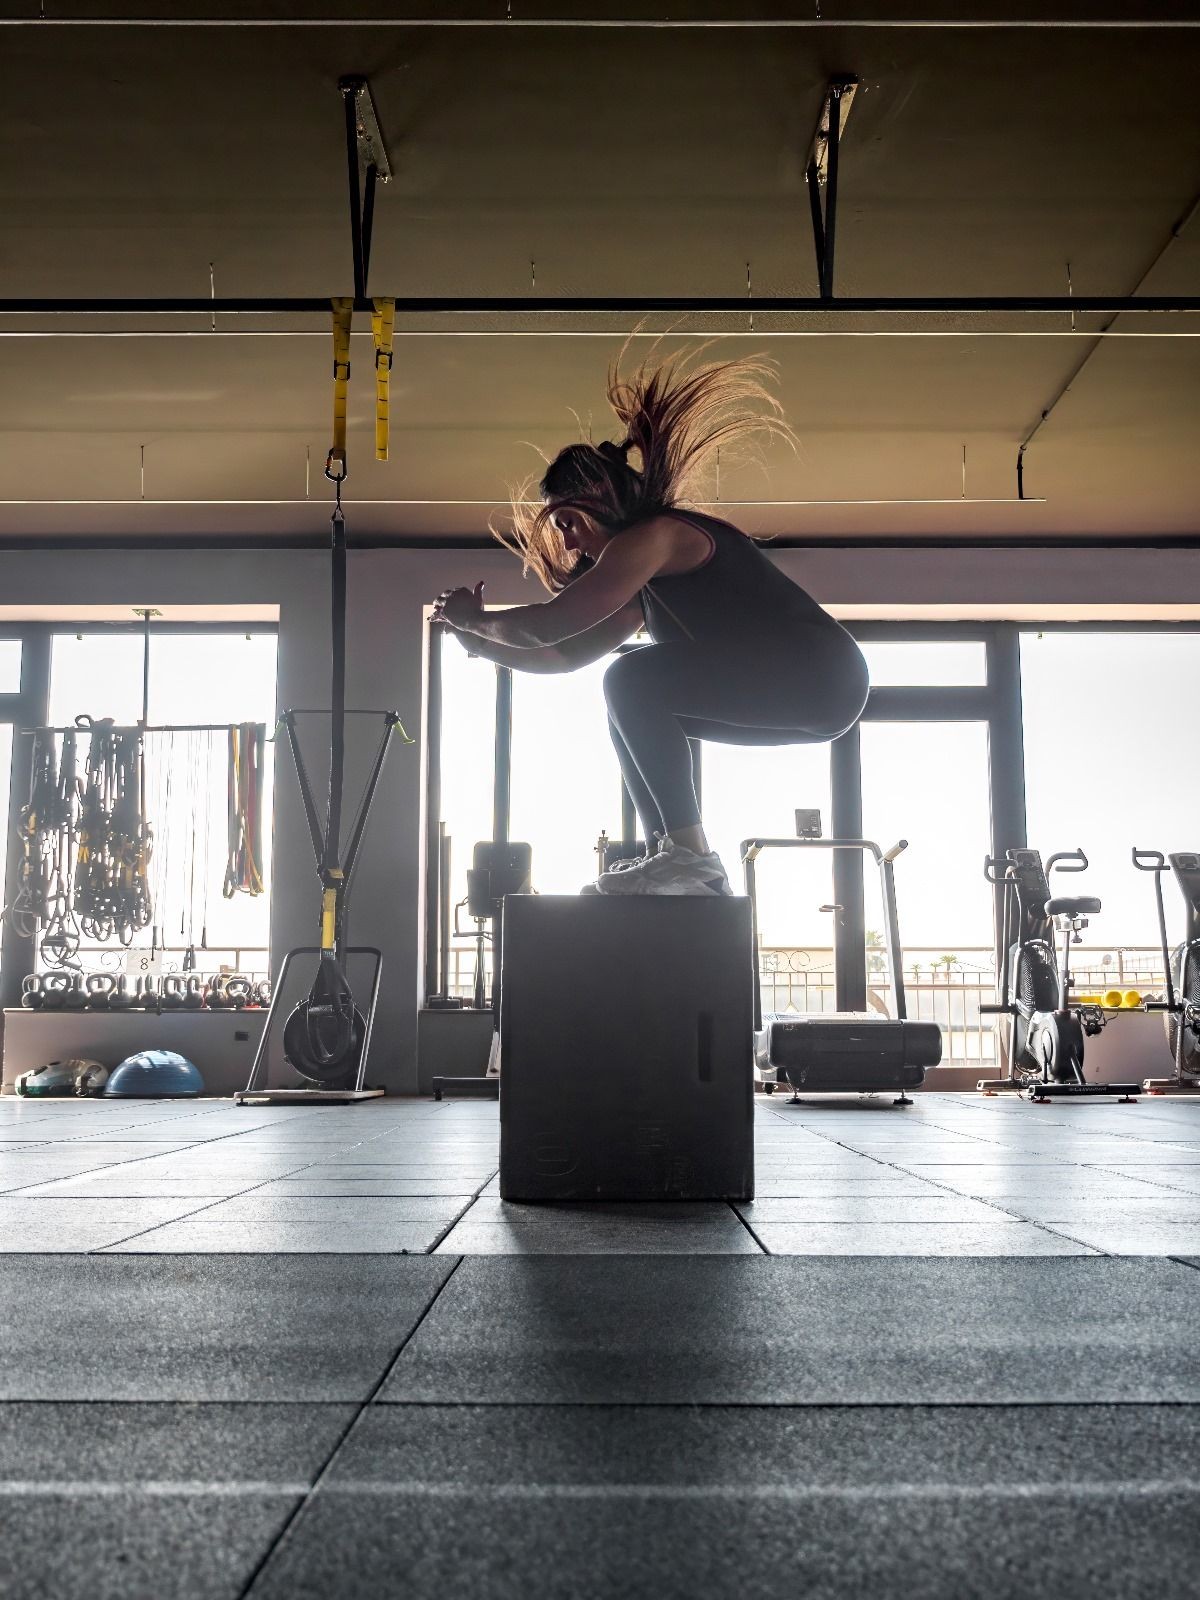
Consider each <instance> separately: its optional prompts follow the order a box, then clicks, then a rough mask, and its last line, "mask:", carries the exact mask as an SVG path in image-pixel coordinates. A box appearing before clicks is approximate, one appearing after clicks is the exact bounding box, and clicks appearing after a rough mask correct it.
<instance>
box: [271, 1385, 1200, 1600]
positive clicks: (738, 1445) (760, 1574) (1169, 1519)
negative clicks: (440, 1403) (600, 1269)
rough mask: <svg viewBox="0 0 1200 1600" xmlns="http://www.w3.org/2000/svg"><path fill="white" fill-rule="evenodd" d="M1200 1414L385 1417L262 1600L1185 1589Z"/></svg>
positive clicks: (276, 1559)
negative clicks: (1188, 1488)
mask: <svg viewBox="0 0 1200 1600" xmlns="http://www.w3.org/2000/svg"><path fill="white" fill-rule="evenodd" d="M1198 1416H1200V1414H1198V1413H1197V1412H1195V1411H1193V1410H1192V1409H1191V1408H1170V1407H1144V1408H1143V1407H1133V1406H1129V1407H1111V1408H1084V1407H1051V1408H1041V1407H1022V1408H1017V1409H1015V1410H1005V1409H997V1408H963V1409H957V1408H954V1409H951V1408H946V1409H942V1410H937V1411H931V1410H922V1409H914V1408H902V1409H893V1408H871V1409H861V1410H857V1411H846V1410H844V1409H834V1410H818V1409H815V1408H801V1409H797V1410H780V1409H775V1410H773V1411H761V1410H753V1411H751V1410H746V1409H740V1410H739V1409H736V1408H735V1409H733V1410H729V1409H724V1408H712V1409H706V1410H704V1411H703V1412H696V1411H689V1410H681V1411H677V1410H674V1409H671V1408H661V1407H660V1408H654V1409H645V1410H640V1411H639V1410H627V1409H624V1408H599V1407H589V1408H580V1407H566V1408H559V1407H532V1408H526V1409H515V1410H514V1409H511V1408H492V1409H489V1410H484V1411H477V1410H473V1409H460V1410H457V1411H455V1410H446V1409H444V1408H440V1407H438V1408H425V1407H421V1408H413V1409H412V1410H411V1411H410V1410H407V1409H403V1408H393V1407H376V1408H374V1409H373V1410H372V1412H370V1413H368V1415H367V1416H366V1417H365V1418H364V1419H363V1421H362V1422H361V1424H360V1425H359V1427H358V1428H357V1429H356V1430H355V1432H354V1434H353V1435H352V1436H351V1439H350V1441H349V1443H348V1444H347V1446H346V1448H345V1450H344V1451H343V1452H342V1453H341V1454H340V1455H339V1456H338V1458H337V1460H336V1462H335V1465H334V1467H333V1469H332V1471H331V1472H330V1474H329V1475H328V1477H327V1478H326V1479H325V1480H324V1481H323V1484H322V1487H321V1489H319V1490H318V1492H317V1494H316V1496H315V1498H314V1499H313V1500H312V1501H311V1502H310V1504H309V1505H308V1506H307V1507H306V1508H305V1510H304V1511H303V1512H302V1513H301V1515H300V1517H299V1518H298V1519H297V1522H296V1523H295V1524H294V1526H293V1528H292V1529H291V1530H290V1532H289V1534H288V1536H287V1537H286V1538H285V1540H284V1541H283V1543H282V1544H281V1546H280V1548H279V1550H278V1551H277V1552H276V1554H275V1555H274V1556H273V1558H272V1559H271V1561H270V1562H269V1563H268V1565H267V1567H266V1570H265V1571H264V1573H263V1575H262V1577H261V1579H260V1581H259V1583H258V1584H257V1585H256V1586H255V1590H254V1594H255V1596H256V1597H263V1600H284V1597H287V1600H307V1597H310V1596H311V1597H313V1600H326V1597H327V1596H328V1595H330V1594H337V1595H338V1597H339V1600H356V1597H360V1596H361V1597H364V1600H365V1597H368V1596H369V1597H372V1600H375V1597H380V1596H393V1595H394V1596H397V1597H398V1596H405V1597H412V1600H424V1597H429V1600H435V1597H436V1600H459V1597H462V1600H466V1597H468V1596H470V1597H474V1596H478V1595H486V1596H488V1600H509V1597H511V1600H525V1597H526V1596H529V1595H537V1596H538V1597H539V1600H558V1597H562V1600H567V1597H570V1600H576V1597H578V1596H581V1595H586V1596H588V1597H589V1600H608V1597H612V1600H627V1597H642V1596H645V1597H646V1600H650V1597H654V1600H660V1597H661V1600H694V1597H695V1596H697V1595H703V1596H705V1597H710V1596H718V1597H725V1596H729V1597H730V1600H732V1597H735V1596H736V1597H744V1596H747V1595H753V1596H755V1597H774V1596H780V1597H781V1600H782V1597H787V1600H793V1597H795V1596H797V1595H804V1596H818V1597H830V1600H832V1597H835V1596H836V1597H837V1600H845V1597H846V1596H851V1595H869V1594H876V1595H893V1594H916V1595H921V1596H923V1597H937V1600H940V1597H943V1596H944V1597H946V1600H976V1597H977V1600H985V1597H986V1600H1004V1597H1009V1596H1011V1597H1013V1600H1017V1597H1020V1600H1029V1596H1031V1595H1054V1596H1055V1597H1056V1600H1058V1597H1062V1600H1075V1597H1079V1600H1085V1597H1086V1600H1090V1597H1092V1596H1100V1597H1112V1600H1118V1597H1119V1600H1129V1597H1139V1596H1143V1595H1145V1596H1151V1595H1155V1596H1164V1597H1168V1596H1169V1597H1174V1596H1184V1595H1190V1594H1191V1593H1194V1588H1193V1587H1192V1580H1193V1562H1194V1533H1193V1526H1194V1525H1193V1524H1191V1523H1190V1521H1189V1511H1190V1510H1191V1509H1194V1503H1195V1502H1194V1496H1193V1497H1192V1506H1191V1507H1189V1505H1188V1504H1187V1501H1188V1496H1187V1495H1186V1494H1182V1493H1180V1491H1179V1489H1178V1486H1175V1487H1174V1489H1172V1487H1170V1486H1168V1485H1167V1484H1164V1483H1163V1482H1162V1480H1163V1479H1164V1478H1171V1477H1172V1476H1173V1477H1175V1478H1177V1479H1182V1480H1185V1481H1193V1482H1194V1474H1193V1473H1192V1472H1191V1470H1190V1465H1189V1463H1190V1462H1192V1461H1193V1460H1194V1456H1195V1448H1196V1444H1197V1428H1198Z"/></svg>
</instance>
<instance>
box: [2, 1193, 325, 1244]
mask: <svg viewBox="0 0 1200 1600" xmlns="http://www.w3.org/2000/svg"><path fill="white" fill-rule="evenodd" d="M272 1181H273V1180H272V1179H270V1178H264V1179H263V1180H262V1181H261V1182H259V1183H252V1184H250V1185H249V1187H248V1188H245V1189H238V1190H237V1191H236V1192H235V1193H233V1194H220V1195H198V1196H195V1197H194V1198H196V1199H202V1200H204V1202H205V1203H204V1205H201V1206H197V1207H196V1209H195V1210H194V1211H184V1212H181V1213H180V1215H179V1216H177V1217H172V1218H170V1220H169V1221H167V1222H154V1223H151V1225H150V1226H149V1227H148V1228H137V1229H135V1230H134V1232H133V1233H127V1234H123V1235H122V1237H121V1238H119V1239H110V1240H109V1242H108V1243H107V1244H102V1245H97V1246H96V1248H95V1249H94V1250H89V1251H87V1252H86V1254H88V1255H93V1256H97V1255H103V1254H104V1253H105V1251H108V1250H115V1249H116V1248H117V1247H118V1245H123V1244H129V1243H130V1242H131V1240H133V1239H144V1238H145V1237H146V1235H147V1234H150V1233H158V1232H160V1231H161V1230H162V1229H163V1228H172V1227H174V1225H175V1224H176V1223H177V1222H191V1221H194V1219H195V1218H196V1217H198V1216H199V1215H200V1213H201V1212H202V1211H211V1210H212V1208H213V1207H214V1206H219V1205H223V1204H224V1203H225V1201H226V1200H241V1199H242V1198H243V1197H244V1196H245V1195H248V1194H253V1193H254V1191H255V1190H256V1189H261V1188H263V1187H264V1185H265V1184H268V1183H271V1182H272ZM34 1198H35V1199H42V1200H53V1199H64V1200H82V1201H83V1202H84V1204H86V1203H87V1202H88V1201H89V1200H99V1199H105V1198H113V1199H120V1198H130V1199H143V1198H145V1197H144V1196H141V1195H136V1196H127V1197H124V1196H111V1197H106V1196H103V1195H59V1196H56V1195H41V1196H34ZM149 1198H150V1199H156V1198H160V1197H158V1196H154V1195H151V1196H150V1197H149ZM161 1198H162V1199H170V1198H171V1197H170V1196H169V1195H163V1196H161ZM178 1198H179V1199H181V1200H186V1199H188V1198H189V1197H188V1196H187V1195H180V1196H179V1197H178ZM24 1253H25V1252H22V1254H24ZM29 1253H30V1254H39V1253H40V1254H43V1255H45V1254H47V1253H48V1252H46V1251H41V1252H36V1251H32V1252H29ZM63 1253H65V1252H63ZM163 1253H164V1254H165V1255H170V1254H171V1253H172V1252H170V1251H164V1252H163ZM188 1253H194V1252H188ZM226 1253H227V1254H228V1253H229V1252H226ZM331 1253H332V1252H331Z"/></svg>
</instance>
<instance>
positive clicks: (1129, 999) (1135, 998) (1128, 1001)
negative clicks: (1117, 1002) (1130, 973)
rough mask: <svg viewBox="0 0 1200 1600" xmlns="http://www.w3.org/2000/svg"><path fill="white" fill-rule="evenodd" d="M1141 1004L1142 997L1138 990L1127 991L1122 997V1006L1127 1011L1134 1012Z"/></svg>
mask: <svg viewBox="0 0 1200 1600" xmlns="http://www.w3.org/2000/svg"><path fill="white" fill-rule="evenodd" d="M1141 1003H1142V997H1141V995H1140V994H1139V993H1138V992H1137V990H1136V989H1126V991H1125V993H1124V994H1123V995H1122V996H1121V1004H1122V1005H1123V1006H1124V1007H1125V1009H1126V1010H1127V1011H1133V1010H1134V1009H1135V1008H1136V1007H1137V1006H1140V1005H1141Z"/></svg>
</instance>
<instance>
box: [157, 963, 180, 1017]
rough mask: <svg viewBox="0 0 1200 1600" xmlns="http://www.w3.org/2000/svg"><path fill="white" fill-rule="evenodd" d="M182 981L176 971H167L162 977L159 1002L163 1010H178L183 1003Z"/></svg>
mask: <svg viewBox="0 0 1200 1600" xmlns="http://www.w3.org/2000/svg"><path fill="white" fill-rule="evenodd" d="M183 983H184V980H183V979H182V978H181V977H180V976H179V974H178V973H177V972H169V973H168V974H167V976H166V977H165V978H164V979H163V981H162V993H161V994H160V996H159V1004H160V1005H161V1006H162V1009H163V1010H164V1011H178V1010H179V1008H180V1007H181V1006H182V1005H183V992H184V990H183Z"/></svg>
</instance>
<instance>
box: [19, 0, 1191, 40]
mask: <svg viewBox="0 0 1200 1600" xmlns="http://www.w3.org/2000/svg"><path fill="white" fill-rule="evenodd" d="M1139 9H1141V10H1143V11H1144V10H1148V9H1150V7H1149V4H1148V3H1147V0H1143V4H1142V5H1141V6H1140V7H1139ZM1157 9H1158V10H1160V11H1164V12H1167V13H1170V14H1168V15H1165V16H1159V17H1147V16H1144V15H1143V16H1140V17H1138V18H1136V19H1135V18H1131V17H1003V16H993V17H953V16H945V17H845V18H843V17H781V18H774V19H771V18H765V17H704V18H694V19H687V18H675V17H670V18H668V17H629V18H612V17H514V16H495V15H493V16H488V17H46V16H26V17H0V28H38V29H42V30H44V29H47V28H124V29H131V28H138V29H147V28H271V29H288V30H292V31H294V30H296V29H299V28H338V29H347V28H372V29H377V30H378V29H391V30H395V29H397V28H404V29H411V30H416V29H427V30H428V29H439V30H441V29H447V28H501V29H503V30H504V31H505V32H512V31H513V30H515V29H521V28H536V29H540V30H543V31H547V30H551V31H552V30H563V29H572V28H580V29H593V30H604V29H611V30H615V31H618V32H624V31H628V30H629V29H631V28H638V29H654V30H656V31H661V32H688V31H692V32H700V31H705V30H712V31H722V32H747V31H758V32H777V33H783V32H795V31H818V32H819V31H821V30H828V29H835V30H842V29H846V28H865V29H870V30H872V31H874V30H876V29H880V30H883V29H887V30H900V29H937V30H944V31H954V32H962V31H963V30H967V29H978V30H1005V31H1009V32H1015V31H1030V30H1036V31H1055V32H1059V31H1062V32H1080V31H1095V32H1104V31H1114V30H1120V31H1136V32H1138V33H1145V32H1146V31H1148V30H1151V29H1168V28H1173V29H1182V28H1188V29H1196V28H1200V18H1198V17H1196V16H1195V15H1194V14H1191V15H1189V14H1188V13H1189V12H1190V11H1192V8H1191V7H1189V6H1186V5H1179V6H1173V5H1170V4H1166V5H1159V6H1158V7H1157Z"/></svg>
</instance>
